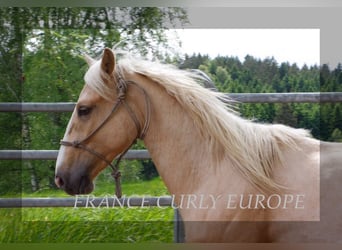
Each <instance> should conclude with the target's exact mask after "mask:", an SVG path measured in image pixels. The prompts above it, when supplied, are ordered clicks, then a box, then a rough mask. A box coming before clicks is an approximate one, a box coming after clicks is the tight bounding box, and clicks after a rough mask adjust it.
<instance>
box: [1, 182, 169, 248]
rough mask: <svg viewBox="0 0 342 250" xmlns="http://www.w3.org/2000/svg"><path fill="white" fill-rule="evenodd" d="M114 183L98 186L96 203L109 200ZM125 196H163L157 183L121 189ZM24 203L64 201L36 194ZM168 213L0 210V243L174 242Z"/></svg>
mask: <svg viewBox="0 0 342 250" xmlns="http://www.w3.org/2000/svg"><path fill="white" fill-rule="evenodd" d="M113 186H114V185H113V183H112V182H106V181H102V182H101V183H97V187H96V189H95V191H94V193H93V195H94V196H96V197H102V196H104V195H112V193H113ZM122 190H123V193H124V194H125V195H126V196H131V197H133V196H142V195H149V196H161V195H167V194H168V193H167V190H166V188H165V186H164V184H163V182H162V180H161V179H160V178H159V177H158V178H154V179H152V180H149V181H139V182H135V183H123V185H122ZM22 197H68V196H67V195H66V194H64V193H63V192H62V191H59V190H50V189H46V190H40V191H38V192H35V193H30V194H22ZM173 217H174V211H173V209H172V208H171V207H165V208H162V209H161V208H157V207H143V208H140V207H134V208H120V207H115V208H105V207H104V208H6V209H0V242H1V243H63V242H65V243H92V242H94V243H117V242H122V243H128V242H173Z"/></svg>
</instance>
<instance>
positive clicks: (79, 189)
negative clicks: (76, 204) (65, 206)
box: [55, 172, 94, 195]
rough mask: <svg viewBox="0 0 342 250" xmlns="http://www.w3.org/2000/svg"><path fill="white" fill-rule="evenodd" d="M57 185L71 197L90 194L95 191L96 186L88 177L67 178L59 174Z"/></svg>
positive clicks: (56, 179) (57, 175)
mask: <svg viewBox="0 0 342 250" xmlns="http://www.w3.org/2000/svg"><path fill="white" fill-rule="evenodd" d="M55 184H56V186H57V187H58V188H60V189H62V190H64V191H65V192H66V193H67V194H70V195H77V194H89V193H91V192H92V191H93V190H94V184H93V182H92V181H91V179H90V178H89V176H88V175H79V176H67V175H66V174H63V173H61V172H57V173H56V175H55Z"/></svg>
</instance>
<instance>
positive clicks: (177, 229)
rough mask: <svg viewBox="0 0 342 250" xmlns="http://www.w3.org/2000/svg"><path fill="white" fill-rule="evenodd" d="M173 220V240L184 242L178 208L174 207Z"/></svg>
mask: <svg viewBox="0 0 342 250" xmlns="http://www.w3.org/2000/svg"><path fill="white" fill-rule="evenodd" d="M173 221H174V222H173V241H174V242H176V243H184V242H185V234H184V223H183V220H182V217H181V215H180V213H179V211H178V209H174V219H173Z"/></svg>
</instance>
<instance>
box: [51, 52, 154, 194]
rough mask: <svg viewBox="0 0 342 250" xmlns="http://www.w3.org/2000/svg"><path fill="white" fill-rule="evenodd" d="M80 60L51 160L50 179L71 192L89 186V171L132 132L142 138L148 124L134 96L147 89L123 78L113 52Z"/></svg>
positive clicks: (106, 161) (122, 147) (107, 160)
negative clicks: (82, 65)
mask: <svg viewBox="0 0 342 250" xmlns="http://www.w3.org/2000/svg"><path fill="white" fill-rule="evenodd" d="M86 61H87V63H88V65H89V69H88V71H87V73H86V74H85V77H84V79H85V85H84V87H83V89H82V91H81V93H80V96H79V99H78V101H77V104H76V106H75V109H74V111H73V114H72V116H71V119H70V121H69V124H68V126H67V129H66V132H65V134H64V137H63V140H62V141H61V147H60V150H59V153H58V157H57V162H56V172H55V183H56V185H57V186H58V187H59V188H61V189H63V190H64V191H65V192H67V193H68V194H71V195H75V194H87V193H90V192H92V191H93V188H94V184H93V180H94V179H95V177H96V176H97V175H98V174H99V173H100V172H101V171H102V170H103V169H104V168H106V166H107V165H111V162H112V160H113V159H114V158H115V157H116V156H118V155H119V154H120V153H123V152H125V151H126V150H128V148H129V147H130V146H131V145H132V144H133V142H135V140H136V139H137V138H143V137H144V136H145V133H146V131H147V128H148V124H147V123H146V122H145V124H144V120H145V118H144V117H143V116H144V113H145V112H144V111H145V110H141V103H139V101H136V100H137V99H139V97H141V96H142V94H141V92H143V94H145V100H147V99H146V98H147V95H146V93H145V92H144V90H143V89H142V88H141V87H139V86H138V85H136V84H135V83H134V82H130V81H125V80H124V78H123V75H122V73H123V72H119V71H120V70H118V67H116V62H115V54H114V52H113V51H112V50H110V49H105V50H104V52H103V55H102V58H101V59H100V60H98V61H96V60H94V59H92V58H90V57H89V56H86ZM131 85H135V86H138V87H136V88H131V87H130V86H131ZM128 88H130V91H129V93H128ZM139 92H140V93H139ZM142 99H144V98H142ZM142 106H143V105H142ZM146 106H147V105H146Z"/></svg>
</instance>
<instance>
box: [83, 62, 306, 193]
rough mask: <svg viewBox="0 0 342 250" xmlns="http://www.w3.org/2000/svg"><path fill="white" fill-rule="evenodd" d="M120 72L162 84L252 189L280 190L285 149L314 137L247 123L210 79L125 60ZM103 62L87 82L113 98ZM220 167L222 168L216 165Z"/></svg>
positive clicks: (213, 149)
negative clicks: (276, 176)
mask: <svg viewBox="0 0 342 250" xmlns="http://www.w3.org/2000/svg"><path fill="white" fill-rule="evenodd" d="M116 67H117V69H118V70H121V71H125V72H130V73H138V74H141V75H144V76H146V77H147V78H149V79H151V80H152V81H153V82H155V83H157V84H159V85H161V86H162V87H164V89H165V90H166V91H167V92H168V93H169V94H170V95H171V96H173V97H174V98H176V100H177V101H178V102H179V104H180V105H181V106H182V107H183V108H184V109H185V110H186V111H187V113H188V114H189V115H191V117H192V118H193V120H194V121H195V124H196V126H197V127H198V129H199V130H200V132H201V134H202V135H203V136H205V137H207V138H208V140H209V151H210V153H211V155H212V157H213V161H215V162H216V163H218V162H219V161H221V160H222V159H224V158H225V157H226V156H228V157H229V159H230V162H231V163H232V164H233V167H235V168H236V169H237V170H238V171H239V172H241V173H242V174H243V175H244V176H245V177H246V178H247V179H248V180H249V181H250V182H251V183H252V184H254V185H255V186H256V187H258V188H259V189H261V190H264V191H270V190H277V189H279V188H281V186H280V185H278V184H277V183H275V182H274V180H273V179H272V171H273V168H274V166H275V165H279V164H280V165H281V164H282V150H283V147H289V148H290V147H291V148H296V147H297V145H298V142H299V141H300V140H301V139H302V138H303V137H306V136H309V133H308V132H307V131H305V130H301V129H293V128H290V127H286V126H282V125H277V126H274V125H266V124H257V123H253V122H252V121H249V120H246V119H243V118H241V117H240V116H239V115H238V114H237V112H236V111H235V110H234V109H233V108H232V107H231V106H227V104H226V102H224V101H225V100H227V99H228V98H227V97H226V96H225V95H224V94H223V93H219V92H214V91H211V90H209V89H206V88H204V87H202V86H201V85H200V84H199V83H198V81H201V80H204V81H205V80H206V79H203V78H202V77H201V76H199V75H198V74H195V73H192V72H189V71H183V70H179V69H177V68H175V67H174V66H170V65H164V64H161V63H157V62H149V61H145V60H140V59H134V58H131V57H123V58H121V59H120V60H119V61H118V62H117V65H116ZM100 70H101V69H100V63H99V62H97V63H95V64H94V65H92V66H91V68H90V69H89V70H88V72H87V73H86V75H85V81H86V83H87V84H89V85H90V86H91V87H92V88H93V89H95V90H96V91H97V92H98V93H99V94H100V95H101V96H103V97H105V98H108V96H109V95H108V91H109V90H108V87H107V86H106V84H105V82H104V80H103V77H101V74H99V71H100ZM216 165H219V164H216Z"/></svg>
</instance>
